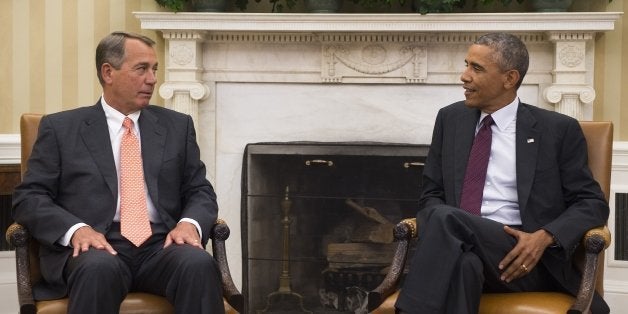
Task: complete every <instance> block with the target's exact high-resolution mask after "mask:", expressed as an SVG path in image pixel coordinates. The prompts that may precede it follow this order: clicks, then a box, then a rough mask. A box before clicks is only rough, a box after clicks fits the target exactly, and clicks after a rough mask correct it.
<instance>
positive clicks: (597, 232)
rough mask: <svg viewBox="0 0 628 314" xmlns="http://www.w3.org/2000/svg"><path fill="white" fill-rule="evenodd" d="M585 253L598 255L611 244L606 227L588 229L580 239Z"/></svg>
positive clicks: (609, 233) (609, 234)
mask: <svg viewBox="0 0 628 314" xmlns="http://www.w3.org/2000/svg"><path fill="white" fill-rule="evenodd" d="M582 242H583V244H584V247H585V248H586V251H587V252H591V253H599V252H602V251H603V250H605V249H607V248H608V246H609V245H610V244H611V232H610V230H608V227H607V226H602V227H597V228H593V229H590V230H589V231H587V232H586V233H585V234H584V237H583V239H582Z"/></svg>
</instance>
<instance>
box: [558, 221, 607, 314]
mask: <svg viewBox="0 0 628 314" xmlns="http://www.w3.org/2000/svg"><path fill="white" fill-rule="evenodd" d="M610 243H611V233H610V231H609V230H608V227H606V226H604V227H598V228H593V229H591V230H589V231H587V233H586V234H585V235H584V237H583V239H582V244H583V245H584V250H585V253H584V254H585V256H584V268H583V270H582V282H581V283H580V289H579V290H578V295H577V296H576V301H575V302H574V304H573V305H572V306H571V308H570V309H569V311H568V312H567V313H569V314H576V313H578V314H579V313H588V312H589V307H590V306H591V301H592V300H593V294H594V292H595V281H596V275H597V267H598V260H599V257H600V253H602V252H603V251H604V250H605V249H606V248H608V246H609V245H610Z"/></svg>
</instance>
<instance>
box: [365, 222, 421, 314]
mask: <svg viewBox="0 0 628 314" xmlns="http://www.w3.org/2000/svg"><path fill="white" fill-rule="evenodd" d="M393 235H394V237H395V241H396V242H397V248H396V249H395V255H394V257H393V261H392V264H391V265H390V269H389V271H388V273H387V274H386V277H384V280H383V281H382V282H381V283H380V284H379V286H377V287H376V288H375V289H373V290H372V291H370V292H369V294H368V311H369V312H371V311H373V310H375V309H376V308H377V307H379V306H380V305H381V304H382V302H384V300H386V298H388V296H390V295H391V294H393V293H394V292H395V291H396V290H397V289H398V287H397V285H398V283H399V279H400V278H401V275H402V274H403V269H404V268H405V265H406V259H407V256H408V247H409V245H410V241H411V240H412V238H416V237H417V225H416V218H411V219H404V220H402V221H401V222H399V223H398V224H397V225H395V228H394V229H393Z"/></svg>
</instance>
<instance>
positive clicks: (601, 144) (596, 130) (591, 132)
mask: <svg viewBox="0 0 628 314" xmlns="http://www.w3.org/2000/svg"><path fill="white" fill-rule="evenodd" d="M580 126H581V127H582V132H584V137H585V138H586V139H587V148H588V152H589V153H588V154H589V168H590V169H591V172H592V173H593V178H595V180H596V181H597V182H598V183H599V184H600V187H601V188H602V192H604V195H605V196H606V200H607V201H608V197H609V194H610V190H611V165H612V157H613V124H612V122H610V121H580ZM578 253H581V252H578ZM578 258H581V257H580V256H578ZM604 262H605V259H604V251H602V253H600V257H599V259H598V265H597V280H596V282H595V290H596V291H597V292H598V293H599V294H600V295H604Z"/></svg>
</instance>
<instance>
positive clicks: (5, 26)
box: [0, 0, 628, 140]
mask: <svg viewBox="0 0 628 314" xmlns="http://www.w3.org/2000/svg"><path fill="white" fill-rule="evenodd" d="M250 5H251V6H254V5H255V2H254V1H251V4H250ZM625 7H628V0H614V1H613V2H611V3H610V4H607V2H606V0H595V1H591V0H576V3H575V4H574V7H573V10H577V11H587V10H606V11H620V12H623V11H624V8H625ZM251 9H253V10H254V9H255V7H252V8H251ZM258 9H259V8H258ZM163 10H164V9H163V8H161V7H159V6H158V5H157V4H156V3H155V1H154V0H0V29H1V30H2V31H1V32H0V43H2V45H0V134H2V133H18V131H19V126H18V121H19V120H18V118H19V116H20V115H21V114H22V113H24V112H44V113H51V112H56V111H60V110H64V109H69V108H74V107H78V106H84V105H90V104H93V103H94V102H95V100H96V99H97V98H98V96H100V85H99V84H98V79H97V78H96V73H95V67H94V50H95V47H96V45H97V43H98V41H99V40H100V38H102V37H103V36H105V35H106V34H108V33H110V32H112V31H115V30H125V31H132V32H138V33H143V34H144V35H147V36H149V37H151V38H153V39H154V40H155V41H156V42H157V47H156V48H157V51H158V53H159V54H160V55H159V58H160V63H161V64H164V62H163V51H164V49H163V40H162V39H161V35H160V34H157V33H156V32H154V31H142V30H141V28H140V25H139V20H137V19H136V18H135V17H134V16H133V14H132V12H135V11H163ZM596 40H597V45H596V61H595V72H596V74H595V81H596V86H595V89H596V91H597V98H596V100H595V102H594V104H595V105H594V116H595V119H596V120H612V121H613V122H614V123H615V128H616V140H628V109H623V110H622V107H621V106H620V104H621V103H622V102H627V103H628V88H622V86H625V85H626V84H625V83H624V81H623V78H624V77H623V75H622V74H624V73H628V16H626V15H624V16H623V17H622V19H621V20H620V21H618V22H617V24H616V29H615V30H614V31H612V32H607V33H605V34H604V35H601V36H599V37H598V38H597V39H596ZM623 48H626V49H623ZM623 61H626V62H623ZM162 68H163V67H162ZM160 80H161V81H163V71H162V72H160ZM627 80H628V79H627ZM622 100H624V101H622ZM153 103H156V104H163V101H162V100H161V99H160V98H159V97H158V96H157V93H155V95H154V96H153ZM622 122H625V123H626V124H627V126H626V127H622Z"/></svg>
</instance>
